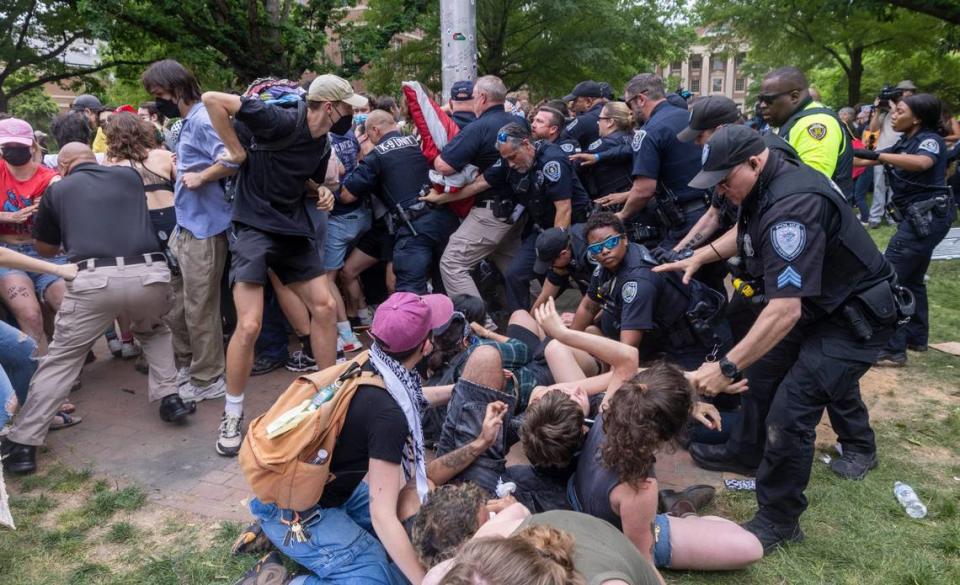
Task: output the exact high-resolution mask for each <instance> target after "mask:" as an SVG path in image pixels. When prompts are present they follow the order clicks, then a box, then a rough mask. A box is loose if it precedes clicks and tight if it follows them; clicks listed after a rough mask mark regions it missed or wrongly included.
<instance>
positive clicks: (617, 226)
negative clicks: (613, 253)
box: [583, 211, 626, 236]
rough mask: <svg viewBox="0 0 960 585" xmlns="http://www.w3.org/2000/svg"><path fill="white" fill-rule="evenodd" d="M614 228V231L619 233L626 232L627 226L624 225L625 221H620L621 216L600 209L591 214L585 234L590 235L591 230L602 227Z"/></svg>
mask: <svg viewBox="0 0 960 585" xmlns="http://www.w3.org/2000/svg"><path fill="white" fill-rule="evenodd" d="M605 227H608V228H613V231H615V232H617V233H618V234H622V233H624V230H625V229H626V228H624V227H623V222H622V221H620V218H619V217H617V214H615V213H613V212H610V211H599V212H597V213H594V214H593V215H591V216H590V219H588V220H587V227H586V229H585V230H584V231H583V234H584V235H585V236H589V235H590V232H592V231H593V230H598V229H600V228H605Z"/></svg>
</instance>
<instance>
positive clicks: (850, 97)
mask: <svg viewBox="0 0 960 585" xmlns="http://www.w3.org/2000/svg"><path fill="white" fill-rule="evenodd" d="M847 55H849V56H850V71H849V72H848V73H847V105H848V106H850V107H855V106H856V105H857V104H858V103H860V83H861V82H862V81H863V47H861V46H856V47H853V48H852V49H850V50H849V51H848V52H847Z"/></svg>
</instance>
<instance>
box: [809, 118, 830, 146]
mask: <svg viewBox="0 0 960 585" xmlns="http://www.w3.org/2000/svg"><path fill="white" fill-rule="evenodd" d="M807 134H809V135H810V136H811V137H812V138H813V139H814V140H817V141H819V140H823V139H824V138H826V136H827V127H826V126H825V125H824V124H821V123H820V122H814V123H813V124H810V125H809V126H807Z"/></svg>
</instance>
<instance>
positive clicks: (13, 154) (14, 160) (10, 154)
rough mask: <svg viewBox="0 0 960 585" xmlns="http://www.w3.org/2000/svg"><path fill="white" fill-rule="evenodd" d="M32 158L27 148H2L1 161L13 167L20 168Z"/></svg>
mask: <svg viewBox="0 0 960 585" xmlns="http://www.w3.org/2000/svg"><path fill="white" fill-rule="evenodd" d="M31 158H33V153H31V152H30V147H29V146H4V147H3V160H5V161H7V162H8V163H10V164H12V165H13V166H15V167H20V166H23V165H25V164H27V163H28V162H30V159H31Z"/></svg>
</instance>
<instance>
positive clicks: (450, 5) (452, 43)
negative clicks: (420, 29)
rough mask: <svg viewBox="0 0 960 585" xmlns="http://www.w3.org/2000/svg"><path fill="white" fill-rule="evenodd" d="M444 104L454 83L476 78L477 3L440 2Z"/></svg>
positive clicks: (474, 1)
mask: <svg viewBox="0 0 960 585" xmlns="http://www.w3.org/2000/svg"><path fill="white" fill-rule="evenodd" d="M440 59H441V63H442V65H441V70H442V75H443V97H442V98H441V99H442V100H443V101H446V100H448V99H450V90H451V89H452V88H453V84H454V83H456V82H457V81H463V80H466V79H470V80H474V79H476V78H477V3H476V0H440Z"/></svg>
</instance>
